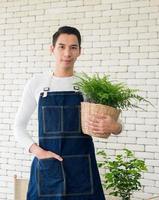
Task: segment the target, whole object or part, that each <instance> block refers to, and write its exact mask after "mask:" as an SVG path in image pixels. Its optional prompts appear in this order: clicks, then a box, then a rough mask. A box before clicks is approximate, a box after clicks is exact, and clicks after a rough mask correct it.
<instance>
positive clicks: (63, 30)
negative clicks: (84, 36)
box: [52, 26, 81, 48]
mask: <svg viewBox="0 0 159 200" xmlns="http://www.w3.org/2000/svg"><path fill="white" fill-rule="evenodd" d="M62 33H66V34H73V35H76V37H77V39H78V43H79V47H80V48H81V34H80V32H79V30H78V29H77V28H75V27H71V26H61V27H60V28H59V29H58V30H57V31H56V32H55V33H54V34H53V36H52V45H53V46H55V44H56V41H57V39H58V37H59V36H60V34H62Z"/></svg>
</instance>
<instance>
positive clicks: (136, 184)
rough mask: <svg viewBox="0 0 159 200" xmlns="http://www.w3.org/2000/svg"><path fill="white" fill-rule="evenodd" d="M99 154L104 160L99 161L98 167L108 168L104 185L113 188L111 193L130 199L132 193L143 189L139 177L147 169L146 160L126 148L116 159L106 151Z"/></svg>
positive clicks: (123, 199) (125, 199) (126, 199)
mask: <svg viewBox="0 0 159 200" xmlns="http://www.w3.org/2000/svg"><path fill="white" fill-rule="evenodd" d="M97 155H101V156H102V157H103V161H101V162H98V167H102V168H105V169H107V170H108V172H106V173H105V174H104V175H103V176H104V177H103V178H104V183H103V187H104V188H106V189H111V190H112V192H110V193H109V195H113V196H117V197H121V198H122V200H130V197H131V195H132V193H133V192H134V191H136V190H140V189H141V184H140V180H139V179H140V178H141V172H144V171H147V167H146V165H145V162H144V161H143V160H140V159H137V158H136V157H135V156H134V154H133V152H132V151H130V150H128V149H124V153H123V154H119V155H116V157H115V160H111V158H110V157H108V156H107V154H106V153H105V152H104V151H98V152H97Z"/></svg>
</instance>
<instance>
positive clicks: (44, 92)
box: [43, 74, 52, 97]
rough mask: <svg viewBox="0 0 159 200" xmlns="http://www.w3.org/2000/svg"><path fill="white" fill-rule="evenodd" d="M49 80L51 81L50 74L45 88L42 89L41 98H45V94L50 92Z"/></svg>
mask: <svg viewBox="0 0 159 200" xmlns="http://www.w3.org/2000/svg"><path fill="white" fill-rule="evenodd" d="M51 79H52V74H51V75H49V79H48V83H47V85H46V87H44V88H43V97H47V93H48V92H49V91H50V85H51Z"/></svg>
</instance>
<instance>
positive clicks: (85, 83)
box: [74, 72, 150, 110]
mask: <svg viewBox="0 0 159 200" xmlns="http://www.w3.org/2000/svg"><path fill="white" fill-rule="evenodd" d="M76 77H78V78H79V81H77V82H76V83H74V85H75V86H77V87H78V88H79V89H80V91H81V92H82V93H83V94H84V95H85V97H86V101H87V102H91V103H97V104H103V105H108V106H111V107H114V108H117V109H121V110H123V109H127V108H132V107H137V108H140V107H139V106H137V103H139V102H141V101H144V102H148V103H150V102H149V101H147V100H146V99H145V98H143V97H142V96H139V95H138V94H137V91H138V90H137V89H130V88H128V86H127V85H126V84H124V83H115V82H114V83H113V82H112V81H110V80H109V78H108V76H107V75H105V74H104V75H103V77H100V76H99V74H98V73H96V74H94V75H93V76H92V77H91V76H89V75H87V74H86V73H84V72H83V73H81V75H76Z"/></svg>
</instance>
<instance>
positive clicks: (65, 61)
mask: <svg viewBox="0 0 159 200" xmlns="http://www.w3.org/2000/svg"><path fill="white" fill-rule="evenodd" d="M63 62H67V63H69V62H71V60H63Z"/></svg>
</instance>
